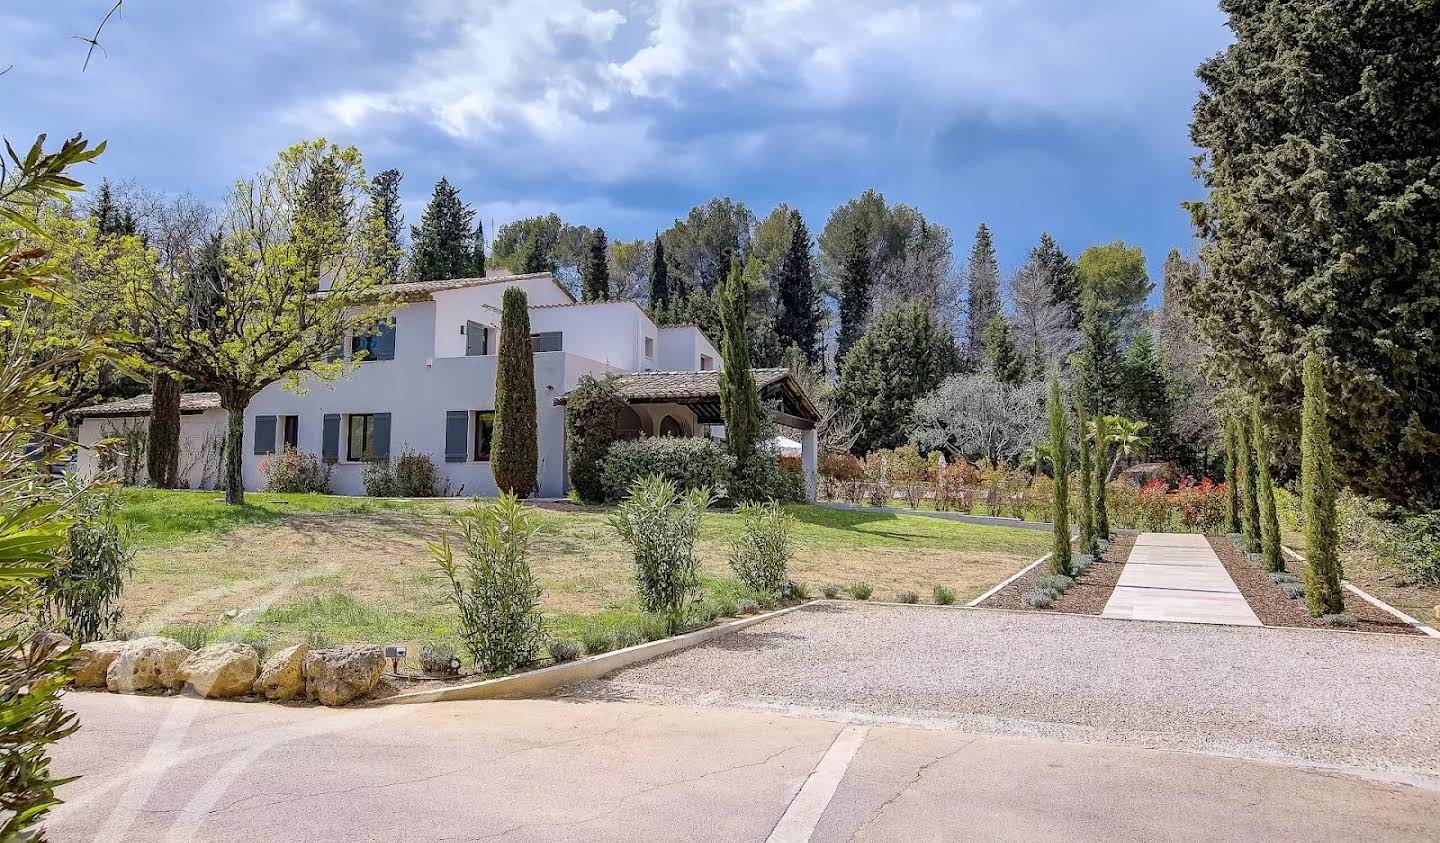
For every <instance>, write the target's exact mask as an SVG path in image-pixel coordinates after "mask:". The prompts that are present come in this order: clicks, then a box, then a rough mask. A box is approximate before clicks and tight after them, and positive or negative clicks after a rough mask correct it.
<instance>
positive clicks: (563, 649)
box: [546, 638, 580, 664]
mask: <svg viewBox="0 0 1440 843" xmlns="http://www.w3.org/2000/svg"><path fill="white" fill-rule="evenodd" d="M546 649H547V650H549V651H550V660H551V661H553V662H555V663H556V664H562V663H564V662H573V661H575V660H576V659H578V658H580V642H579V641H569V640H566V639H561V638H552V639H550V643H549V644H548V645H547V646H546Z"/></svg>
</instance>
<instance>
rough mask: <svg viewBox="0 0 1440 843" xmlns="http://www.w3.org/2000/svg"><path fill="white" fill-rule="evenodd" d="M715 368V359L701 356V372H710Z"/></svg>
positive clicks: (704, 355) (706, 355)
mask: <svg viewBox="0 0 1440 843" xmlns="http://www.w3.org/2000/svg"><path fill="white" fill-rule="evenodd" d="M713 368H715V358H714V357H711V356H710V355H708V354H702V355H700V371H702V372H708V371H710V370H711V369H713Z"/></svg>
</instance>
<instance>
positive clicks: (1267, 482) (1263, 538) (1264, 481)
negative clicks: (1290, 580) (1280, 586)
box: [1250, 401, 1285, 573]
mask: <svg viewBox="0 0 1440 843" xmlns="http://www.w3.org/2000/svg"><path fill="white" fill-rule="evenodd" d="M1250 438H1251V440H1253V441H1254V443H1255V495H1256V497H1257V498H1258V499H1259V503H1260V553H1261V554H1262V555H1263V556H1264V567H1265V570H1266V571H1268V572H1270V573H1280V572H1281V571H1284V570H1285V557H1284V556H1282V555H1281V553H1280V517H1279V515H1278V514H1277V513H1276V512H1275V484H1274V482H1273V481H1272V480H1271V479H1270V447H1269V443H1267V442H1266V441H1265V425H1264V424H1263V423H1262V422H1261V421H1260V404H1259V402H1254V401H1252V402H1251V403H1250Z"/></svg>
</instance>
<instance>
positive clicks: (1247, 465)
mask: <svg viewBox="0 0 1440 843" xmlns="http://www.w3.org/2000/svg"><path fill="white" fill-rule="evenodd" d="M1235 429H1236V431H1237V435H1236V437H1235V443H1236V445H1238V446H1239V448H1240V527H1241V532H1242V533H1244V534H1245V552H1246V553H1259V552H1260V499H1259V497H1257V496H1256V494H1255V446H1254V443H1253V442H1251V441H1250V440H1251V436H1250V426H1249V425H1248V424H1246V423H1245V419H1244V418H1243V417H1241V418H1237V419H1236V421H1235Z"/></svg>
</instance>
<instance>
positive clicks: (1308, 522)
mask: <svg viewBox="0 0 1440 843" xmlns="http://www.w3.org/2000/svg"><path fill="white" fill-rule="evenodd" d="M1304 380H1305V402H1304V407H1303V409H1302V411H1301V412H1302V416H1301V419H1302V424H1301V437H1300V455H1301V457H1300V488H1301V496H1302V498H1303V500H1302V504H1301V506H1302V509H1303V512H1304V515H1305V549H1306V563H1305V603H1306V605H1307V607H1308V608H1309V609H1310V614H1312V615H1316V616H1318V615H1334V614H1338V613H1340V612H1343V611H1345V593H1344V592H1343V591H1342V590H1341V585H1340V581H1341V579H1342V578H1343V577H1344V573H1343V571H1342V570H1341V565H1340V525H1339V515H1338V513H1337V512H1336V509H1335V464H1334V461H1333V458H1332V456H1331V452H1330V423H1329V396H1328V395H1327V394H1326V389H1325V372H1324V369H1323V368H1321V364H1320V355H1319V354H1317V353H1315V352H1314V351H1311V352H1310V353H1309V354H1307V355H1306V356H1305V369H1304Z"/></svg>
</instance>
